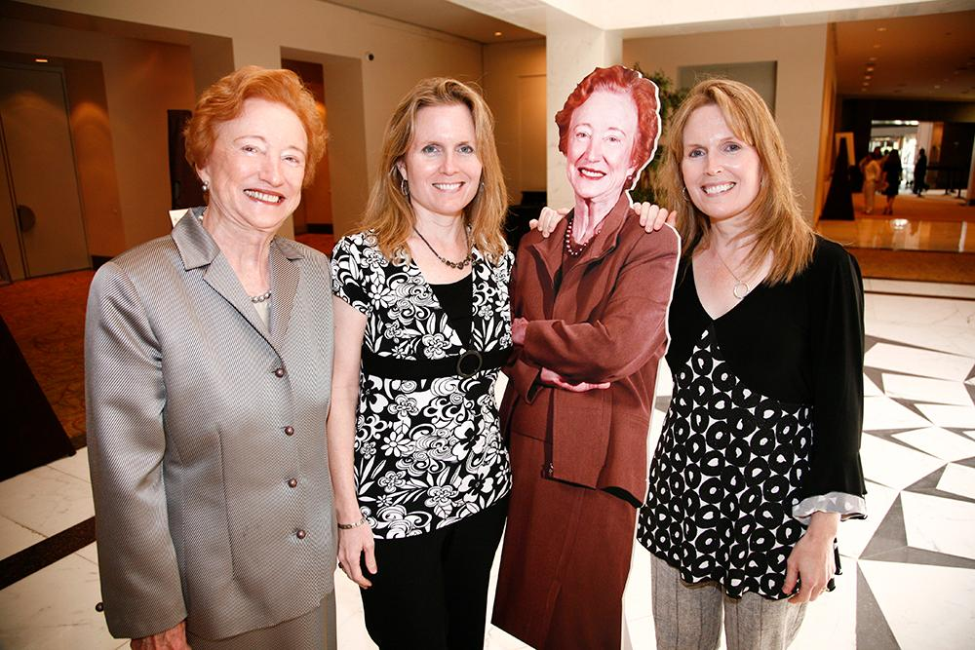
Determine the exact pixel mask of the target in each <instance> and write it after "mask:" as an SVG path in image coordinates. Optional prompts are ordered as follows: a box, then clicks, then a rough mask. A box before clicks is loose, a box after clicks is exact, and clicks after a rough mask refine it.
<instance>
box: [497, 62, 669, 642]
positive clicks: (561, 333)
mask: <svg viewBox="0 0 975 650" xmlns="http://www.w3.org/2000/svg"><path fill="white" fill-rule="evenodd" d="M555 121H556V124H558V126H559V150H560V151H561V152H562V153H563V154H565V156H566V175H567V177H568V179H569V183H570V184H571V185H572V188H573V191H574V193H575V207H574V209H573V210H572V211H571V212H570V213H569V214H568V215H567V217H566V218H565V219H564V220H562V221H560V222H559V223H558V225H557V226H556V228H555V230H554V231H553V233H552V236H551V237H548V238H546V237H543V236H542V234H541V233H539V232H538V231H532V232H530V233H528V234H527V235H525V237H524V238H523V239H522V241H521V245H520V247H519V250H518V257H517V262H516V264H515V272H514V275H513V278H512V284H511V303H512V304H511V307H512V339H513V341H514V343H515V345H516V353H515V354H514V355H513V356H512V358H511V360H510V361H509V363H508V365H507V367H506V369H505V372H506V373H507V375H508V377H509V383H508V388H507V391H506V392H505V396H504V401H503V403H502V405H501V421H502V424H503V426H505V427H506V433H507V435H508V437H509V440H510V451H511V461H512V468H513V474H514V485H513V489H512V493H511V494H512V496H511V504H510V511H509V518H508V525H507V530H506V533H505V541H504V551H503V555H502V559H501V571H500V576H499V579H498V588H497V596H496V600H495V609H494V619H493V622H494V624H495V625H497V626H498V627H500V628H502V629H504V630H506V631H507V632H509V633H511V634H513V635H514V636H516V637H518V638H519V639H521V640H522V641H524V642H526V643H528V644H529V645H531V646H533V647H535V648H539V649H541V648H618V647H620V641H621V628H622V596H623V589H624V587H625V586H626V579H627V575H628V573H629V568H630V556H631V552H632V544H633V535H634V528H635V522H636V509H637V508H638V507H639V506H640V504H642V503H643V501H644V499H645V497H646V493H647V474H648V473H647V442H648V432H649V424H650V415H651V412H652V407H653V401H654V388H655V385H656V379H657V366H658V362H659V361H660V358H661V357H662V356H663V354H664V352H665V351H666V348H667V342H668V333H667V327H666V322H667V308H668V305H669V303H670V298H671V294H672V291H673V284H674V275H675V271H676V268H677V262H678V255H679V248H680V240H679V237H678V236H677V233H676V232H675V231H674V230H673V228H671V227H669V226H666V227H664V228H662V229H661V230H660V231H659V232H657V233H654V234H652V235H649V236H648V235H647V234H646V233H645V232H644V229H643V228H642V227H641V226H640V223H639V218H638V217H637V216H636V214H635V213H634V211H633V209H632V208H631V201H630V197H629V195H628V193H627V190H629V189H630V188H632V187H633V186H634V185H635V183H636V180H637V178H638V177H639V174H640V171H641V170H642V169H643V168H644V167H645V166H646V165H647V163H648V162H649V161H650V160H651V159H652V157H653V154H654V151H655V150H656V145H657V138H658V135H659V132H660V116H659V99H658V91H657V87H656V86H655V85H654V84H653V83H652V82H651V81H649V80H647V79H644V78H643V77H642V76H641V75H640V74H639V73H637V72H635V71H633V70H630V69H628V68H624V67H623V66H613V67H610V68H597V69H596V70H594V71H593V72H592V73H591V74H590V75H588V76H587V77H586V78H585V79H583V80H582V81H581V82H580V83H579V85H578V86H576V88H575V90H574V91H573V92H572V94H570V95H569V97H568V99H567V100H566V102H565V105H564V107H563V108H562V110H561V111H559V113H558V114H557V115H556V117H555Z"/></svg>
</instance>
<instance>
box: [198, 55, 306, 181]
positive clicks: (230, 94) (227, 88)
mask: <svg viewBox="0 0 975 650" xmlns="http://www.w3.org/2000/svg"><path fill="white" fill-rule="evenodd" d="M255 97H256V98H258V99H266V100H267V101H270V102H277V103H278V104H283V105H284V106H286V107H287V108H290V109H291V110H292V111H293V112H294V114H295V115H297V116H298V119H299V120H300V121H301V125H302V126H303V127H304V128H305V135H306V136H308V151H307V152H306V156H307V160H306V161H305V177H304V179H303V180H302V186H303V187H308V186H309V185H311V182H312V181H313V180H314V178H315V168H316V167H317V166H318V161H320V160H321V159H322V156H323V155H325V124H324V123H323V122H322V117H321V115H320V114H319V112H318V107H317V106H316V105H315V98H314V97H312V95H311V93H310V92H308V90H307V89H306V88H305V87H304V86H303V85H302V83H301V79H299V78H298V75H296V74H295V73H294V72H292V71H290V70H267V69H265V68H261V67H259V66H256V65H249V66H245V67H243V68H241V69H240V70H237V71H235V72H231V73H230V74H228V75H227V76H226V77H224V78H223V79H220V80H219V81H217V82H216V83H214V84H213V85H212V86H210V87H209V88H207V89H206V90H204V91H203V94H202V95H200V99H199V101H197V103H196V108H195V109H194V111H193V117H191V118H190V120H189V121H188V122H187V123H186V127H185V128H184V129H183V136H184V137H185V138H186V160H188V161H189V163H190V165H192V166H193V168H194V169H199V168H201V167H204V166H206V163H207V159H209V157H210V153H211V152H212V151H213V144H214V142H216V139H217V133H216V129H215V127H216V125H217V124H218V123H220V122H229V121H230V120H233V119H235V118H236V117H237V116H238V115H240V114H241V112H243V110H244V102H245V101H246V100H248V99H251V98H255Z"/></svg>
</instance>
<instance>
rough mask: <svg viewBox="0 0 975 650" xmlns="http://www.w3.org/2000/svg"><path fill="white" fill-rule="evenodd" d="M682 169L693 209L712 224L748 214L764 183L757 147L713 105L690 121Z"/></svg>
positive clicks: (687, 125) (685, 130) (696, 111)
mask: <svg viewBox="0 0 975 650" xmlns="http://www.w3.org/2000/svg"><path fill="white" fill-rule="evenodd" d="M683 147H684V157H683V158H682V159H681V163H680V170H681V176H683V179H684V186H685V187H686V188H687V194H688V196H689V197H690V200H691V202H692V203H693V204H694V206H695V207H696V208H697V209H698V210H700V211H701V212H703V213H704V214H706V215H707V216H708V217H709V218H710V219H711V220H712V221H714V220H719V219H721V220H723V219H730V218H733V217H737V216H739V215H746V216H747V215H748V213H749V211H750V209H751V206H752V204H753V203H754V201H755V198H756V197H757V196H758V192H759V189H760V188H761V182H762V163H761V161H760V159H759V156H758V152H757V151H756V150H755V148H754V147H752V146H751V145H749V144H748V143H746V142H745V141H744V140H742V139H741V138H739V137H738V136H736V135H735V134H734V132H732V130H731V127H730V126H728V122H727V120H725V118H724V115H723V114H722V112H721V109H720V108H718V107H717V106H716V105H714V104H709V105H706V106H702V107H701V108H698V109H697V110H695V111H694V112H693V113H691V115H690V117H689V118H688V119H687V124H686V125H685V127H684V135H683Z"/></svg>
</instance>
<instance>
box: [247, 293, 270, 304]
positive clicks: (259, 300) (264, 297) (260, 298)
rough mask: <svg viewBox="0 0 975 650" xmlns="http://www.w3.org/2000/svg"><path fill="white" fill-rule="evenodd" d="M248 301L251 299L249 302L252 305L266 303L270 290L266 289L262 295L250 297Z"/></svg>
mask: <svg viewBox="0 0 975 650" xmlns="http://www.w3.org/2000/svg"><path fill="white" fill-rule="evenodd" d="M250 299H251V302H252V303H254V304H258V303H262V302H266V301H268V300H270V299H271V290H270V289H268V290H267V291H266V292H264V293H262V294H260V295H257V296H251V297H250Z"/></svg>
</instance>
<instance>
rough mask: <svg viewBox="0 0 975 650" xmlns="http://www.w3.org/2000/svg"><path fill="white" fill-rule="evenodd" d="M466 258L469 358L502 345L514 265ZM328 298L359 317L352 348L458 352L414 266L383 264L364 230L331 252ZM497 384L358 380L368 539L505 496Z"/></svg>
mask: <svg viewBox="0 0 975 650" xmlns="http://www.w3.org/2000/svg"><path fill="white" fill-rule="evenodd" d="M474 255H475V261H474V265H473V271H472V273H473V285H474V291H473V304H472V307H471V309H472V310H473V324H472V328H471V348H470V349H472V350H478V351H481V352H489V351H491V350H498V349H502V348H506V347H509V346H510V345H511V310H510V303H509V299H508V280H509V279H510V276H511V266H512V260H513V257H512V255H511V254H510V253H508V254H507V255H506V256H505V257H504V258H503V259H502V260H501V261H500V262H499V263H498V264H496V265H495V264H492V263H491V262H489V261H488V260H487V259H486V258H484V257H483V256H482V255H481V254H480V253H479V252H478V251H477V250H476V249H475V251H474ZM332 289H333V292H334V293H335V295H337V296H338V297H340V298H341V299H343V300H345V301H346V302H347V303H349V304H350V305H351V306H352V307H353V308H355V309H357V310H358V311H360V312H361V313H363V314H364V315H365V316H366V319H367V321H366V331H365V336H364V339H363V344H362V345H363V350H368V351H370V352H372V353H374V354H376V355H379V356H381V357H393V358H397V359H404V360H410V361H417V362H418V363H422V362H423V361H426V360H437V359H443V358H446V357H452V356H456V355H460V354H463V353H464V352H465V351H466V350H467V348H466V347H465V346H464V344H463V342H462V341H461V339H460V337H459V335H458V334H457V332H456V331H454V330H453V328H452V327H451V326H450V324H449V322H448V319H447V314H446V312H445V311H444V310H443V308H442V306H441V305H440V303H439V301H438V300H437V297H436V295H435V294H434V292H433V289H432V288H431V286H430V285H429V284H428V283H427V281H426V279H424V277H423V274H422V273H421V272H420V269H419V267H417V266H416V265H415V264H413V263H412V262H410V263H408V264H397V263H394V262H391V261H389V260H387V259H386V258H385V257H383V255H382V253H381V252H380V251H379V249H378V248H377V247H376V246H375V245H374V244H373V242H372V240H371V238H370V236H369V234H368V233H358V234H354V235H350V236H347V237H344V238H342V239H341V240H339V242H338V244H336V246H335V251H334V253H333V258H332ZM497 376H498V369H497V368H492V369H485V370H481V371H480V372H478V373H476V374H475V375H473V376H471V377H467V378H463V377H461V376H460V375H454V376H450V377H438V378H435V379H419V380H404V379H389V378H386V377H379V376H376V375H370V374H366V373H365V372H362V373H360V377H359V404H358V408H357V411H356V432H355V436H356V437H355V480H356V493H357V495H358V498H359V505H360V507H361V509H362V513H363V515H365V516H366V517H367V518H368V519H369V523H370V524H371V525H372V529H373V533H374V534H375V536H376V538H377V539H391V538H397V537H406V536H410V535H420V534H423V533H426V532H430V531H432V530H435V529H438V528H442V527H444V526H447V525H449V524H452V523H454V522H456V521H459V520H460V519H463V518H464V517H468V516H470V515H473V514H476V513H478V512H481V511H482V510H484V509H486V508H488V507H490V506H492V505H494V504H495V503H497V502H498V501H500V500H501V499H502V498H504V496H506V495H507V494H508V491H509V490H510V488H511V467H510V464H509V460H508V451H507V449H506V448H505V446H504V443H503V440H502V436H501V430H500V422H499V419H498V409H497V404H496V402H495V397H494V385H495V381H496V380H497Z"/></svg>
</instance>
